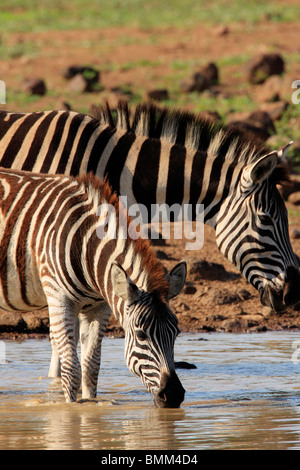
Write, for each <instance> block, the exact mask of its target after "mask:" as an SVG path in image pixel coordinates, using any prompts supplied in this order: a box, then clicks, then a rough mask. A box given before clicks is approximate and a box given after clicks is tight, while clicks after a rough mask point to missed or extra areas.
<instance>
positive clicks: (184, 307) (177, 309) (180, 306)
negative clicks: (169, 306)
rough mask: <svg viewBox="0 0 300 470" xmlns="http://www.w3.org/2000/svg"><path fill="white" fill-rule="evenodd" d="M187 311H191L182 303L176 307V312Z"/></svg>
mask: <svg viewBox="0 0 300 470" xmlns="http://www.w3.org/2000/svg"><path fill="white" fill-rule="evenodd" d="M189 310H191V309H190V307H189V306H188V305H187V304H185V303H184V302H180V304H179V305H178V306H177V307H176V311H177V312H188V311H189Z"/></svg>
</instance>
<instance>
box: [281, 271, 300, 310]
mask: <svg viewBox="0 0 300 470" xmlns="http://www.w3.org/2000/svg"><path fill="white" fill-rule="evenodd" d="M299 300H300V273H299V271H298V270H297V269H296V268H294V267H293V266H290V267H288V268H287V270H286V284H285V291H284V303H285V305H286V306H289V305H294V304H295V303H296V302H298V301H299Z"/></svg>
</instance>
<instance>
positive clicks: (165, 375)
mask: <svg viewBox="0 0 300 470" xmlns="http://www.w3.org/2000/svg"><path fill="white" fill-rule="evenodd" d="M0 200H1V205H0V217H1V219H0V220H1V223H0V307H1V308H3V309H5V310H8V311H31V310H36V309H40V308H43V307H45V306H47V307H48V310H49V318H50V326H51V332H52V338H53V340H54V342H55V346H56V348H57V351H58V354H59V359H60V363H61V383H62V389H63V392H64V397H65V400H66V401H67V402H73V401H76V399H77V393H78V389H79V387H80V384H82V398H83V399H93V398H95V397H96V393H97V379H98V373H99V367H100V355H101V341H102V337H103V335H104V332H105V330H106V326H107V323H108V320H109V317H110V314H111V312H112V313H113V315H114V316H115V317H116V318H117V319H118V320H119V322H120V324H121V326H122V327H123V329H124V331H125V359H126V363H127V366H128V368H129V369H130V371H131V372H133V373H134V374H136V375H137V376H138V377H140V378H141V380H142V382H143V383H144V385H145V386H146V388H147V389H148V391H150V392H151V394H152V395H153V397H154V402H155V404H156V405H157V406H159V407H179V406H180V404H181V403H182V401H183V399H184V393H185V391H184V388H183V386H182V384H181V382H180V380H179V378H178V376H177V374H176V372H175V365H174V342H175V338H176V336H177V335H178V332H179V329H178V320H177V317H176V316H175V314H174V313H173V312H172V311H171V309H170V307H169V299H171V298H173V297H175V296H177V295H178V294H179V293H180V292H181V291H182V289H183V286H184V283H185V278H186V263H185V262H184V261H182V262H180V263H178V264H177V265H176V266H175V267H174V268H173V269H172V270H171V272H170V273H169V274H168V275H167V274H166V272H165V269H164V267H163V265H162V264H161V263H160V262H159V261H158V259H157V258H156V257H155V255H154V253H153V251H152V249H151V245H150V243H149V241H148V240H145V239H142V238H130V237H129V236H128V232H126V225H125V224H124V223H123V222H122V223H121V221H124V220H125V221H128V222H130V219H129V217H128V214H127V211H126V208H125V207H124V206H122V204H120V202H119V199H118V197H117V195H116V194H115V193H114V192H113V191H112V190H111V187H110V185H109V183H108V182H107V181H105V180H104V181H100V180H99V178H98V177H96V176H95V175H91V174H87V175H81V176H78V177H76V178H75V177H69V176H65V175H47V174H46V175H45V174H37V173H32V172H26V171H18V170H10V169H0ZM110 208H113V209H114V210H113V211H112V210H110ZM100 229H101V230H102V232H101V230H100ZM113 229H114V230H115V231H113ZM99 230H100V231H99ZM100 234H102V235H101V236H100ZM77 318H79V320H80V341H81V366H80V363H79V360H78V357H77V350H76V346H77V340H76V337H75V336H76V322H77Z"/></svg>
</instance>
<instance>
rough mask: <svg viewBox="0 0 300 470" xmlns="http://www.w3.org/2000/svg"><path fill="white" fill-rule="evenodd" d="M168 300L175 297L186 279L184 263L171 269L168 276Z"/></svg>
mask: <svg viewBox="0 0 300 470" xmlns="http://www.w3.org/2000/svg"><path fill="white" fill-rule="evenodd" d="M168 278H169V283H170V285H169V299H172V298H173V297H176V296H177V295H178V294H180V292H181V291H182V289H183V287H184V283H185V279H186V262H185V261H181V262H180V263H178V264H176V266H175V267H174V268H173V269H172V271H171V272H170V274H169V276H168Z"/></svg>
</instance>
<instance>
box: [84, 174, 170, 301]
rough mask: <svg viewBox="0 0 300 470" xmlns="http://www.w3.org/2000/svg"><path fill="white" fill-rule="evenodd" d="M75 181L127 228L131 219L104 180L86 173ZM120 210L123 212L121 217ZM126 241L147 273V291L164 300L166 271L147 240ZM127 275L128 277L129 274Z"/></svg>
mask: <svg viewBox="0 0 300 470" xmlns="http://www.w3.org/2000/svg"><path fill="white" fill-rule="evenodd" d="M76 179H77V181H78V182H79V184H83V186H84V188H85V191H86V192H90V193H92V194H94V195H95V197H96V203H97V204H101V203H103V202H107V203H108V204H110V205H112V206H113V207H114V209H115V211H116V216H117V221H118V222H119V220H120V217H121V216H122V218H123V220H127V227H129V224H130V222H132V219H131V218H130V216H129V215H128V213H127V211H126V209H125V207H124V206H123V205H122V204H119V197H118V196H117V194H116V193H115V192H113V190H112V188H111V186H110V184H109V182H108V180H107V179H106V178H105V179H104V180H103V181H101V180H100V178H98V176H95V175H94V174H93V173H88V174H82V175H80V176H78V177H77V178H76ZM99 194H100V198H99ZM120 210H121V211H124V212H123V214H122V215H121V213H120ZM128 240H129V242H131V243H133V246H134V250H135V257H137V256H138V255H139V256H140V258H141V261H142V266H143V269H145V270H146V272H147V291H148V292H150V293H152V294H154V295H156V296H157V297H160V298H162V299H166V298H167V294H168V289H169V284H168V281H167V277H166V271H165V268H164V267H163V265H162V264H161V263H160V262H159V261H158V259H157V257H156V255H155V254H154V252H153V249H152V246H151V244H150V242H149V240H148V239H144V238H141V237H139V238H137V239H135V240H133V239H132V238H130V236H129V235H128ZM128 274H129V275H130V273H128Z"/></svg>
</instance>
